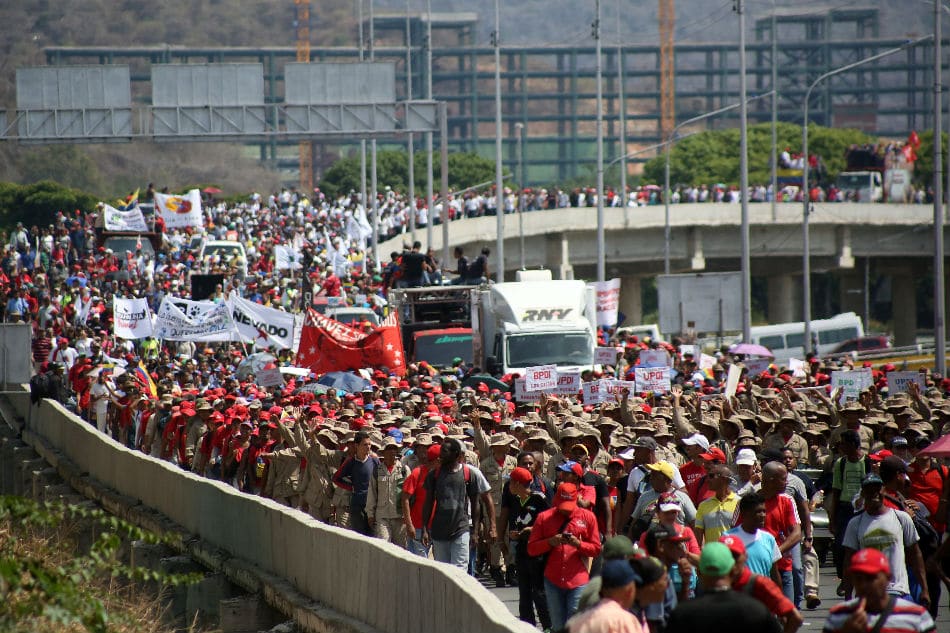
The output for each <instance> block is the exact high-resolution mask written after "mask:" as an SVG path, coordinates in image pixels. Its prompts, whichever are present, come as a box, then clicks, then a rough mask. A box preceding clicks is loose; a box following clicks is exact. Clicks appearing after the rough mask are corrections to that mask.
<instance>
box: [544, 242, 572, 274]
mask: <svg viewBox="0 0 950 633" xmlns="http://www.w3.org/2000/svg"><path fill="white" fill-rule="evenodd" d="M547 240H548V243H547V257H546V261H545V263H544V266H545V268H547V269H548V270H550V271H551V273H552V274H553V275H554V278H555V279H574V267H573V266H571V257H570V253H571V247H570V242H569V241H568V239H567V235H566V234H564V233H554V234H549V235H548V236H547Z"/></svg>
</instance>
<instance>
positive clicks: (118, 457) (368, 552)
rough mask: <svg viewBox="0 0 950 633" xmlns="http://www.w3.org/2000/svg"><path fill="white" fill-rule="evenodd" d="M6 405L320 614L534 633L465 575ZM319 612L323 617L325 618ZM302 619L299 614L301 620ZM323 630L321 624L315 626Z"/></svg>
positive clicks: (48, 415) (76, 425)
mask: <svg viewBox="0 0 950 633" xmlns="http://www.w3.org/2000/svg"><path fill="white" fill-rule="evenodd" d="M11 396H12V397H10V398H8V399H9V401H10V403H11V404H12V405H13V408H14V409H15V410H16V411H17V413H18V414H19V415H20V416H21V417H23V419H25V420H26V421H27V429H28V430H29V431H31V432H32V433H35V434H36V435H38V436H39V437H41V438H43V439H44V440H45V441H46V442H47V443H48V444H49V445H50V447H51V448H53V449H55V450H57V451H59V452H60V453H62V455H63V456H64V457H66V458H68V459H69V460H70V461H72V462H73V463H74V464H75V465H76V466H77V467H78V469H79V470H80V471H81V472H84V473H88V475H89V476H90V477H92V478H94V479H96V480H98V481H99V482H101V483H102V484H104V485H106V486H108V487H110V488H112V489H113V490H115V491H116V492H118V493H119V494H121V495H125V496H127V497H130V498H131V500H133V501H132V502H133V503H134V500H137V501H138V502H141V504H142V505H143V506H146V507H148V508H151V509H154V510H157V511H159V512H160V513H162V514H164V515H165V516H167V517H168V518H169V519H171V520H172V521H174V522H175V523H178V524H179V525H181V526H182V527H184V528H185V529H186V530H188V531H189V532H191V533H193V534H195V535H197V536H200V537H201V538H202V539H203V540H205V541H206V542H208V543H209V544H211V545H212V546H214V547H218V548H220V549H222V550H225V551H227V552H229V553H230V554H231V555H233V556H235V557H238V558H240V559H243V560H245V561H247V562H248V563H251V564H252V565H254V566H256V567H258V568H259V569H261V570H262V571H264V572H265V573H267V574H272V575H274V576H277V577H279V578H282V579H285V580H287V581H288V582H289V583H291V584H292V585H293V586H294V587H295V588H296V589H297V590H298V591H299V592H301V593H302V594H304V595H305V596H307V597H309V598H311V599H312V600H314V601H316V602H319V603H320V604H321V605H322V606H323V607H325V608H328V609H331V610H333V611H335V612H337V613H339V614H342V615H343V616H348V617H350V618H353V619H355V620H357V621H359V622H362V623H364V624H366V625H368V626H369V627H371V628H372V629H375V630H378V631H386V632H388V633H444V632H445V631H459V632H466V631H472V632H478V633H496V632H497V633H502V632H522V633H527V632H528V631H535V630H536V629H534V628H532V627H530V626H528V625H526V624H524V623H522V622H520V621H518V620H517V619H516V618H515V617H514V616H513V615H512V614H511V613H510V612H509V611H508V609H507V608H506V607H505V605H503V604H502V603H501V602H500V601H498V599H497V598H495V596H493V595H492V594H491V593H490V592H489V591H488V590H487V589H485V588H484V587H482V585H481V584H479V583H478V582H477V581H476V580H475V579H474V578H472V577H470V576H468V575H466V574H464V573H462V572H461V571H460V570H458V569H456V568H454V567H450V566H448V565H443V564H440V563H435V562H432V561H429V560H425V559H422V558H419V557H417V556H413V555H411V554H409V553H408V552H407V551H405V550H403V549H400V548H397V547H395V546H393V545H390V544H388V543H383V542H382V541H379V540H375V539H369V538H364V537H361V536H358V535H356V534H354V533H353V532H350V531H347V530H342V529H339V528H335V527H332V526H328V525H326V524H323V523H320V522H318V521H315V520H313V519H312V518H310V516H309V515H307V514H305V513H303V512H299V511H296V510H292V509H290V508H287V507H285V506H281V505H279V504H277V503H275V502H273V501H270V500H268V499H262V498H260V497H253V496H249V495H245V494H243V493H240V492H238V491H236V490H235V489H233V488H231V487H230V486H227V485H225V484H223V483H220V482H215V481H211V480H208V479H204V478H202V477H197V476H195V475H192V474H191V473H186V472H184V471H182V470H181V469H179V468H177V467H175V466H173V465H171V464H169V463H167V462H163V461H161V460H157V459H153V458H151V457H148V456H146V455H144V454H142V453H140V452H137V451H131V450H128V449H127V448H125V447H123V446H121V445H119V444H117V443H116V442H114V441H112V440H111V439H109V438H107V437H104V436H102V435H100V434H99V433H98V432H97V431H96V430H95V429H94V428H93V427H92V426H90V425H88V424H86V423H84V422H82V420H80V419H79V418H77V417H76V416H74V415H72V414H70V413H68V412H67V411H66V410H64V409H63V408H62V407H60V406H59V405H58V404H56V403H54V402H52V401H49V400H47V401H44V402H43V403H42V405H41V406H39V407H30V405H29V401H28V399H27V398H28V396H27V397H24V396H23V395H20V394H11ZM318 610H319V609H318ZM296 615H297V614H296V613H295V616H296ZM305 628H308V629H311V630H312V628H323V627H321V626H319V625H317V626H316V627H309V626H308V627H305Z"/></svg>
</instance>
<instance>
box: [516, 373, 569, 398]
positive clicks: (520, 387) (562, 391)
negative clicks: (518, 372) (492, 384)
mask: <svg viewBox="0 0 950 633" xmlns="http://www.w3.org/2000/svg"><path fill="white" fill-rule="evenodd" d="M580 389H581V375H580V373H571V374H560V373H559V374H558V376H557V388H556V389H554V390H553V391H549V392H545V393H547V394H548V395H552V394H553V395H555V396H571V397H577V392H578V391H580ZM541 393H542V392H540V391H527V390H526V389H525V388H524V378H516V379H515V400H516V401H518V402H538V401H539V400H541Z"/></svg>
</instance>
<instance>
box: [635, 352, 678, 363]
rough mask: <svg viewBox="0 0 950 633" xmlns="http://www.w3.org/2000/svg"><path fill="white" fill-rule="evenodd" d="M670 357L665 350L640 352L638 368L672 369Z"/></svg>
mask: <svg viewBox="0 0 950 633" xmlns="http://www.w3.org/2000/svg"><path fill="white" fill-rule="evenodd" d="M670 366H671V363H670V355H669V354H668V353H667V351H666V350H665V349H644V350H640V364H639V365H637V367H670Z"/></svg>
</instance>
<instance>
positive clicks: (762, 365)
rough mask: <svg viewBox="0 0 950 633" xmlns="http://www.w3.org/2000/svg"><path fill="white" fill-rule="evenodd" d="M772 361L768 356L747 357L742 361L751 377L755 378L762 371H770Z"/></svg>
mask: <svg viewBox="0 0 950 633" xmlns="http://www.w3.org/2000/svg"><path fill="white" fill-rule="evenodd" d="M771 363H772V361H771V360H770V359H768V358H747V359H745V360H744V361H742V364H743V365H745V368H746V369H747V370H748V371H749V378H755V377H756V376H759V375H761V374H762V372H764V371H768V370H769V365H770V364H771Z"/></svg>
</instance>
